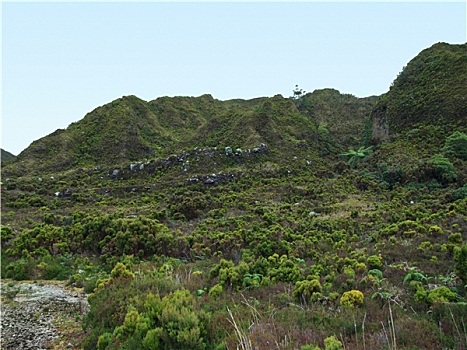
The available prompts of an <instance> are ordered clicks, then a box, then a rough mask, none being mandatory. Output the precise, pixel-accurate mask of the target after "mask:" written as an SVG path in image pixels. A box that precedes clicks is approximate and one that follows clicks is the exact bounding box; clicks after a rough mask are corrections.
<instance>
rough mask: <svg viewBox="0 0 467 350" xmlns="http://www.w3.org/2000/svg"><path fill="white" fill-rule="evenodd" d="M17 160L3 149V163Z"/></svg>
mask: <svg viewBox="0 0 467 350" xmlns="http://www.w3.org/2000/svg"><path fill="white" fill-rule="evenodd" d="M15 158H16V156H15V155H14V154H12V153H10V152H8V151H5V150H4V149H3V148H2V155H1V160H2V163H3V162H8V161H11V160H14V159H15Z"/></svg>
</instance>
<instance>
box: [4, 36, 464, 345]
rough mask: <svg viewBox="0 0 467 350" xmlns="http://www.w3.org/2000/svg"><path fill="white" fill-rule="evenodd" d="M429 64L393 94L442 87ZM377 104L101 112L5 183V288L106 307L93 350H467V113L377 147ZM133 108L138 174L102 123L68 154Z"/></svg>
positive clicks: (280, 103)
mask: <svg viewBox="0 0 467 350" xmlns="http://www.w3.org/2000/svg"><path fill="white" fill-rule="evenodd" d="M442 47H443V46H442V45H441V46H436V47H435V49H436V50H434V53H436V55H438V54H439V57H438V56H436V55H435V56H436V57H438V58H437V60H438V61H439V62H438V61H437V60H435V61H430V60H428V63H429V64H435V63H436V64H437V65H438V66H443V64H444V63H443V62H444V59H445V57H444V56H445V55H447V53H443V54H441V53H439V52H438V49H439V48H442ZM461 49H462V47H461ZM456 50H457V49H456ZM456 52H457V51H456ZM414 62H415V63H416V62H418V61H417V60H416V61H414ZM430 62H431V63H430ZM433 62H434V63H433ZM420 64H421V63H420ZM438 66H436V67H438ZM413 67H414V63H412V64H410V65H409V66H408V68H407V69H406V70H404V72H403V73H401V76H400V77H399V78H398V80H396V82H395V85H394V87H393V90H394V91H393V92H392V93H391V94H392V95H394V94H395V93H396V92H397V91H400V95H397V96H399V97H401V96H402V97H403V96H404V94H405V93H406V92H407V91H409V90H410V89H413V88H416V86H415V87H414V85H413V84H415V83H416V82H417V81H418V80H417V79H428V78H427V75H425V73H423V72H424V70H423V69H422V70H421V72H422V73H423V74H422V73H420V74H422V76H421V77H418V76H417V77H415V76H412V75H413V74H415V75H416V74H419V73H417V72H418V71H416V70H413V69H414V68H413ZM430 67H431V66H430ZM427 69H428V68H427ZM447 76H450V75H447ZM436 79H438V76H436ZM456 81H457V80H456ZM414 82H415V83H414ZM439 86H440V87H443V89H445V88H447V87H448V86H449V85H446V84H444V83H443V84H440V85H439ZM453 86H457V85H453ZM398 89H399V90H398ZM401 89H402V90H401ZM404 89H405V90H404ZM407 89H408V90H407ZM443 91H444V90H443ZM391 94H388V95H386V96H385V97H383V99H382V100H380V102H379V103H386V102H387V103H389V102H388V100H387V99H391V98H392V97H391ZM397 96H396V97H397ZM399 97H397V98H394V100H390V103H389V104H388V106H393V107H394V106H396V107H397V108H399V107H400V106H401V105H400V101H399V100H398V98H399ZM402 97H401V98H402ZM385 101H386V102H385ZM373 103H374V99H373V98H368V99H364V101H359V100H358V99H356V98H354V97H353V96H351V95H340V94H339V93H338V92H336V91H334V90H323V91H319V92H315V93H313V94H307V95H305V96H303V97H301V98H299V99H285V98H283V97H281V96H275V97H273V98H264V99H255V100H251V101H243V100H232V101H226V102H225V103H221V102H220V101H217V100H215V99H213V98H212V97H210V96H207V95H205V96H201V97H200V98H161V99H158V100H155V101H151V102H144V101H141V100H139V99H137V98H136V97H126V98H122V99H119V100H117V101H114V102H113V103H112V104H109V105H106V106H103V107H100V108H98V109H96V110H95V111H93V112H92V113H90V114H89V115H87V116H86V118H85V120H84V122H83V123H82V124H77V125H73V126H71V127H70V130H68V131H66V132H58V133H57V134H56V135H54V136H53V138H51V139H46V140H40V141H38V142H37V144H35V145H34V146H33V147H32V148H31V149H29V150H28V151H27V152H25V153H24V154H22V156H21V157H19V160H17V161H16V162H13V163H10V164H9V165H8V166H5V167H4V169H2V175H3V177H2V182H3V183H2V232H1V233H2V237H1V238H2V247H1V248H2V254H1V258H2V271H1V273H2V278H13V279H18V280H21V279H39V278H41V279H60V280H66V281H67V282H68V283H69V284H72V285H74V286H77V287H82V288H84V290H85V291H86V292H87V293H90V295H89V303H90V307H91V308H90V312H89V314H88V315H87V317H86V319H85V321H84V323H83V328H84V330H85V332H86V340H85V341H84V343H83V347H84V348H85V349H96V348H97V349H135V348H140V349H233V348H241V349H270V348H277V349H302V350H306V349H318V348H320V349H343V348H344V347H345V349H367V348H368V349H396V348H398V349H441V348H446V349H463V348H466V347H467V338H466V335H467V332H466V322H467V319H466V314H467V304H466V292H467V291H466V284H467V221H466V217H467V188H466V186H467V185H466V176H467V175H466V174H467V159H466V154H465V149H466V143H467V136H466V134H465V131H466V130H465V126H463V125H465V115H464V114H463V113H464V112H465V111H464V110H463V109H462V108H461V113H460V114H450V115H449V118H446V120H445V121H444V122H443V123H438V122H432V119H431V114H430V115H429V116H430V117H429V118H427V119H426V120H423V118H421V114H420V113H421V112H420V111H423V110H424V109H425V108H428V107H427V106H426V105H421V107H420V108H421V109H420V110H419V109H417V110H416V111H415V112H414V113H413V114H412V116H414V118H418V119H417V120H414V123H412V122H410V123H409V122H407V123H405V122H404V123H405V124H401V127H400V129H397V130H396V129H392V131H391V132H392V134H391V135H390V137H389V138H388V139H386V140H385V141H384V142H381V143H378V144H374V145H372V146H370V145H364V144H363V140H365V139H369V138H368V135H366V136H365V135H364V131H365V128H364V126H365V118H364V115H365V113H366V116H367V117H368V116H369V109H370V107H371V105H372V104H373ZM391 103H392V104H391ZM332 106H336V107H335V109H333V107H332ZM345 106H348V108H349V109H346V107H345ZM393 107H391V108H393ZM396 107H394V108H396ZM448 107H449V106H448ZM461 107H462V106H461ZM378 108H380V105H379V107H378V106H377V107H376V109H375V110H376V111H378V110H379V109H378ZM397 108H396V109H394V110H399V109H397ZM401 108H402V107H401ZM446 108H447V107H446ZM449 108H450V107H449ZM127 110H129V111H130V112H128V115H126V117H128V122H131V123H136V124H138V123H139V124H141V125H142V128H141V129H138V128H136V129H137V130H138V132H139V133H140V134H138V135H134V134H131V135H130V137H129V139H125V138H122V140H123V141H125V140H126V141H125V142H126V143H125V142H123V143H125V147H123V146H122V147H123V148H122V147H120V146H115V150H113V151H116V152H117V153H118V152H120V151H121V152H123V153H121V152H120V153H121V154H123V156H122V157H123V158H124V159H123V160H122V159H120V158H118V157H116V158H112V160H113V163H112V164H111V165H110V164H108V163H105V162H104V163H99V162H98V163H95V161H96V158H95V157H96V154H97V153H98V151H97V150H98V149H100V147H103V148H106V147H110V146H112V147H113V146H114V144H111V143H110V144H108V142H110V140H111V138H106V137H105V136H103V132H104V131H102V132H101V131H99V130H98V128H97V126H96V129H95V130H94V132H93V133H90V134H89V135H90V138H88V139H86V140H85V141H83V140H81V141H80V142H76V143H73V145H74V146H70V147H71V148H72V149H71V148H66V147H65V148H63V147H64V146H63V145H64V143H65V140H66V142H67V145H70V144H71V143H68V142H71V141H73V142H74V141H76V140H71V139H70V138H69V137H70V135H74V136H73V137H77V138H79V137H82V136H79V135H81V134H78V133H75V131H77V130H84V129H86V130H87V128H88V127H89V126H90V125H91V126H92V125H94V124H96V125H97V124H99V122H100V121H101V120H102V119H105V118H106V116H107V117H109V118H110V119H111V120H114V119H112V118H116V117H118V116H119V115H120V114H125V113H126V112H125V111H127ZM349 111H350V112H349ZM365 111H366V112H365ZM117 112H118V113H117ZM333 112H336V113H340V114H342V116H343V117H342V118H346V120H342V125H345V129H346V130H348V132H344V131H342V130H340V129H339V121H340V120H341V119H342V118H341V117H339V116H338V115H337V114H334V113H333ZM412 112H413V111H412ZM412 112H411V113H412ZM419 112H420V113H419ZM115 113H116V114H115ZM349 113H350V114H353V113H356V114H358V113H360V114H358V115H357V116H356V117H355V119H352V120H349V119H348V117H349ZM433 113H434V112H433ZM436 113H437V112H436ZM433 115H434V114H433ZM367 121H368V119H367ZM139 124H138V125H139ZM131 125H133V124H131ZM183 125H188V127H187V131H186V135H179V134H180V132H178V134H177V130H179V129H180V128H181V127H182V126H183ZM120 126H121V125H120ZM120 126H118V125H116V126H115V128H117V129H118V128H119V127H120ZM153 126H157V127H156V128H155V129H152V127H153ZM367 126H368V125H367ZM117 129H115V130H114V129H110V131H111V132H112V133H115V134H118V133H119V132H121V130H120V131H119V130H117ZM136 129H135V130H136ZM144 130H145V131H144ZM151 130H153V131H154V130H158V132H159V134H157V135H156V134H154V133H152V131H151ZM357 130H358V132H359V134H356V133H357ZM106 131H109V130H106ZM126 136H128V135H126ZM152 139H157V142H155V143H151V142H150V140H152ZM56 141H57V142H58V141H59V142H58V143H57V142H56ZM131 142H136V143H138V145H136V146H135V147H133V146H131V145H130V143H131ZM49 143H50V144H49ZM60 145H61V146H60ZM96 145H97V148H94V146H96ZM49 146H50V147H52V148H51V149H50V150H48V147H49ZM53 147H55V148H53ZM67 147H68V146H67ZM76 147H77V148H76ZM145 147H146V148H145ZM41 150H43V151H41ZM60 150H62V153H63V154H60V156H57V157H55V156H54V154H55V153H54V152H55V151H57V152H58V153H60V152H59V151H60ZM63 150H65V151H63ZM48 151H50V154H49V156H47V157H46V156H44V157H43V158H41V157H40V154H41V152H43V153H47V152H48ZM68 151H70V152H72V153H66V152H68ZM146 151H147V152H149V153H147V152H146ZM73 152H75V153H73ZM76 152H77V153H76ZM80 152H81V153H80ZM93 152H97V153H95V154H94V153H93ZM125 152H127V153H125ZM132 152H135V153H132ZM164 152H168V153H167V154H164ZM58 153H57V154H58ZM120 153H119V154H120ZM70 154H86V155H88V157H87V158H86V157H83V158H80V159H78V160H75V159H73V158H69V157H68V156H69V155H70ZM149 154H150V155H149ZM50 155H52V157H50ZM114 155H115V154H114ZM140 155H144V157H143V158H144V159H140V158H139V156H140ZM62 156H63V157H62ZM37 157H39V158H37ZM54 157H55V158H54ZM62 158H63V159H62ZM134 158H137V159H134ZM37 159H39V160H37ZM119 159H120V160H121V161H120V160H119ZM62 160H63V162H62ZM56 161H58V162H56ZM73 162H74V163H73ZM93 162H94V163H93ZM31 164H33V165H37V167H34V168H32V169H28V166H31ZM73 164H74V165H75V166H72V165H73ZM77 165H79V166H77Z"/></svg>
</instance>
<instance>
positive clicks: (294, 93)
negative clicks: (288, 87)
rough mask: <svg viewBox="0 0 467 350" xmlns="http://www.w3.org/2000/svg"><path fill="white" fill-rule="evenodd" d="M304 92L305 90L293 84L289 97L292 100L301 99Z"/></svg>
mask: <svg viewBox="0 0 467 350" xmlns="http://www.w3.org/2000/svg"><path fill="white" fill-rule="evenodd" d="M305 94H306V91H305V90H303V89H300V88H299V87H298V85H295V89H293V91H292V96H291V97H290V98H291V99H293V100H299V99H301V98H302V97H303V96H305Z"/></svg>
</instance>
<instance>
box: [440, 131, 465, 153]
mask: <svg viewBox="0 0 467 350" xmlns="http://www.w3.org/2000/svg"><path fill="white" fill-rule="evenodd" d="M443 152H444V153H446V154H447V155H451V156H454V157H456V158H460V159H462V160H467V135H466V134H464V133H463V132H460V131H455V132H454V133H453V134H451V135H449V136H448V137H447V138H446V141H445V143H444V147H443Z"/></svg>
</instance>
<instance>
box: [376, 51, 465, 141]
mask: <svg viewBox="0 0 467 350" xmlns="http://www.w3.org/2000/svg"><path fill="white" fill-rule="evenodd" d="M466 96H467V44H462V45H450V44H446V43H438V44H435V45H433V46H432V47H430V48H428V49H426V50H423V51H422V52H420V54H418V55H417V56H416V57H415V58H413V59H412V60H411V61H410V62H409V63H408V64H407V66H406V67H405V68H404V69H403V70H402V72H401V73H400V74H399V76H398V77H397V78H396V80H395V81H394V83H393V85H392V86H391V88H390V90H389V92H388V93H386V94H385V95H384V96H382V97H381V99H380V100H379V102H378V104H377V105H376V106H375V108H374V110H373V112H372V121H373V139H374V140H376V141H379V140H384V139H386V138H387V137H388V136H389V135H391V134H395V133H399V132H403V131H408V130H410V129H413V128H415V127H417V126H419V125H422V124H424V125H427V124H430V125H436V126H440V127H442V129H446V130H448V131H449V130H451V129H456V128H457V129H465V125H466V123H465V121H466V118H467V98H466Z"/></svg>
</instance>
